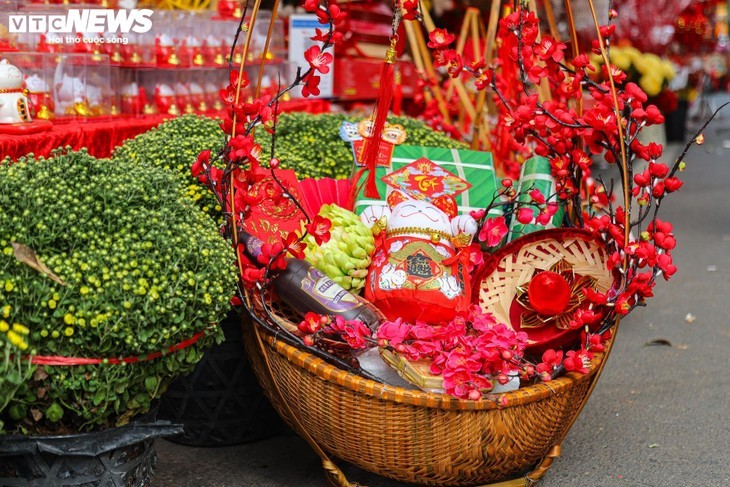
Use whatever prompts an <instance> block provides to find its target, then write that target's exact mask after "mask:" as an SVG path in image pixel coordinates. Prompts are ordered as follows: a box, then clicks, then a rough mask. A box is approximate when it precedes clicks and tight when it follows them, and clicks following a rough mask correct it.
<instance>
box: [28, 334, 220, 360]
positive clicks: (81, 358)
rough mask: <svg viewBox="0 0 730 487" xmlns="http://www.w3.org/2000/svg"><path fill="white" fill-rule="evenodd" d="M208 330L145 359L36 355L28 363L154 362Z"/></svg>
mask: <svg viewBox="0 0 730 487" xmlns="http://www.w3.org/2000/svg"><path fill="white" fill-rule="evenodd" d="M207 331H208V330H203V331H201V332H199V333H196V334H195V335H193V336H192V337H190V338H188V339H187V340H183V341H181V342H180V343H177V344H175V345H173V346H171V347H169V348H168V349H167V350H164V351H157V352H152V353H151V354H149V355H147V356H146V357H123V358H107V359H104V358H84V357H62V356H60V355H36V356H34V357H32V358H31V359H30V363H32V364H35V365H52V366H69V365H96V364H102V363H107V364H120V363H125V364H133V363H136V362H147V361H148V360H154V359H156V358H159V357H162V356H163V355H168V354H170V353H173V352H179V351H180V350H183V349H185V348H188V347H189V346H190V345H192V344H194V343H195V342H197V341H198V340H200V339H201V338H202V337H203V335H205V334H206V332H207Z"/></svg>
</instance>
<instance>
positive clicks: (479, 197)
mask: <svg viewBox="0 0 730 487" xmlns="http://www.w3.org/2000/svg"><path fill="white" fill-rule="evenodd" d="M421 158H426V159H428V160H430V161H431V162H433V163H435V164H437V165H439V166H441V167H442V168H443V169H445V170H446V171H449V172H450V173H452V174H454V175H455V176H458V177H459V178H460V179H463V180H464V181H466V182H468V183H469V184H471V187H470V188H469V189H467V190H466V191H464V192H462V193H460V194H458V195H456V203H457V205H458V207H459V213H460V214H465V213H469V212H470V211H472V210H479V209H484V208H486V207H487V205H488V204H490V203H491V202H492V200H493V199H494V195H495V192H496V190H497V178H496V177H495V173H494V165H493V164H492V154H490V153H489V152H479V151H472V150H461V149H441V148H438V147H421V146H416V145H397V146H395V148H394V149H393V157H392V159H391V164H390V167H383V166H379V167H377V168H376V169H375V182H376V185H377V187H378V193H379V194H380V199H371V198H367V197H365V195H364V192H365V190H364V184H362V183H364V181H365V180H366V178H367V176H368V175H367V173H366V174H364V175H363V176H362V177H361V178H360V180H359V181H358V182H357V184H360V185H361V186H362V187H361V189H360V192H359V194H358V196H357V198H356V199H355V208H354V212H355V213H356V214H358V215H359V214H360V213H362V212H363V210H364V209H365V208H366V207H368V206H373V205H382V206H386V205H387V203H386V199H387V197H388V195H389V194H390V192H391V191H393V188H392V187H390V186H388V185H387V184H385V182H384V181H383V180H382V178H383V177H384V176H385V175H387V174H390V173H391V172H393V171H397V170H399V169H401V168H403V167H405V166H407V165H408V164H411V163H412V162H413V161H416V160H418V159H421ZM356 169H358V168H356ZM489 213H490V214H491V215H501V214H502V210H501V208H500V207H497V208H493V209H492V210H490V212H489Z"/></svg>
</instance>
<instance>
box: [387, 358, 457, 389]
mask: <svg viewBox="0 0 730 487" xmlns="http://www.w3.org/2000/svg"><path fill="white" fill-rule="evenodd" d="M380 356H381V357H383V360H385V362H386V363H387V364H388V365H390V366H391V367H393V368H394V369H395V370H396V371H397V372H398V375H400V376H401V377H403V378H404V379H405V380H407V381H408V382H410V383H411V384H413V385H415V386H417V387H418V388H419V389H421V390H423V391H427V392H443V390H444V378H443V377H441V376H440V375H433V374H432V373H431V361H430V360H416V361H413V362H411V361H410V360H408V359H406V358H405V357H402V356H400V355H398V354H397V353H393V352H391V351H390V350H386V349H384V348H381V349H380Z"/></svg>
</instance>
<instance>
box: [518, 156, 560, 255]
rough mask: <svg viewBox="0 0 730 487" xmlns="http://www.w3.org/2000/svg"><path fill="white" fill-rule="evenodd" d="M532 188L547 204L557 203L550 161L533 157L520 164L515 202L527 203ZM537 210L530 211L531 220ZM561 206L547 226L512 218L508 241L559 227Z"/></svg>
mask: <svg viewBox="0 0 730 487" xmlns="http://www.w3.org/2000/svg"><path fill="white" fill-rule="evenodd" d="M532 188H537V189H539V190H540V192H541V193H542V194H543V195H544V196H545V198H546V200H547V202H556V201H558V196H557V194H556V183H555V178H553V176H552V173H551V168H550V161H549V160H548V159H547V158H545V157H540V156H535V157H532V158H530V159H528V160H526V161H525V162H524V164H522V169H521V170H520V179H519V183H518V185H517V191H518V192H519V193H520V195H519V196H518V198H517V201H519V202H520V203H529V202H530V201H531V199H532V198H531V197H530V195H529V193H528V192H529V191H530V190H531V189H532ZM538 213H539V210H538V209H537V208H533V209H532V215H533V218H534V217H535V216H537V215H538ZM563 213H564V211H563V206H562V205H560V206H559V207H558V211H557V212H556V213H555V214H554V215H553V217H552V218H551V219H550V221H549V222H548V223H547V225H540V224H538V223H528V224H526V225H525V224H522V223H520V222H518V221H517V219H516V218H515V217H514V216H513V217H512V223H511V224H510V231H509V240H510V241H512V240H514V239H516V238H518V237H521V236H522V235H526V234H528V233H532V232H537V231H539V230H545V229H548V228H556V227H561V226H562V223H563Z"/></svg>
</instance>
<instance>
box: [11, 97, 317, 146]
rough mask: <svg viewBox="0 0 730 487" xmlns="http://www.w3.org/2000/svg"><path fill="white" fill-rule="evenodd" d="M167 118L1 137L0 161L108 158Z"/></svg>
mask: <svg viewBox="0 0 730 487" xmlns="http://www.w3.org/2000/svg"><path fill="white" fill-rule="evenodd" d="M279 109H280V111H282V112H302V111H306V112H309V113H325V112H329V111H330V103H329V102H328V101H326V100H315V99H312V100H291V101H287V102H282V103H281V104H280V105H279ZM167 118H170V116H169V115H164V116H163V115H150V116H146V117H144V118H118V119H114V120H111V121H106V122H85V123H71V124H59V125H54V126H53V128H52V129H51V130H50V131H48V132H42V133H38V134H32V135H5V134H0V160H2V159H4V158H5V156H10V157H11V158H12V159H17V158H18V157H21V156H24V155H26V154H29V153H31V152H32V153H33V154H35V155H37V156H45V157H48V156H49V155H50V153H51V151H52V150H53V149H56V148H58V147H66V146H70V147H72V148H73V149H76V150H77V149H81V148H84V147H85V148H86V149H88V151H89V154H91V155H93V156H96V157H109V156H110V155H111V153H112V150H113V149H114V148H115V147H116V146H118V145H120V144H121V143H122V142H124V141H125V140H126V139H129V138H131V137H134V136H136V135H139V134H141V133H143V132H146V131H148V130H150V129H151V128H153V127H156V126H157V125H159V124H160V123H161V122H162V121H163V120H165V119H167Z"/></svg>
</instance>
